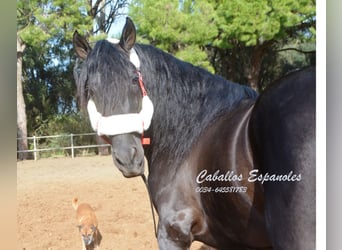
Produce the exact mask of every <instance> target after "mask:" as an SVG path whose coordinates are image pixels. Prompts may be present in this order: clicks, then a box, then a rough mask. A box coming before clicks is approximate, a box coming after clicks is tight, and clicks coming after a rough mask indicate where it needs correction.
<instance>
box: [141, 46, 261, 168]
mask: <svg viewBox="0 0 342 250" xmlns="http://www.w3.org/2000/svg"><path fill="white" fill-rule="evenodd" d="M137 49H138V54H139V56H140V60H141V72H142V74H143V77H144V82H145V85H146V88H147V91H148V95H149V96H150V98H151V99H152V101H153V103H154V109H155V111H154V115H153V119H152V126H151V129H150V130H149V131H148V132H147V134H149V135H150V136H151V137H152V144H153V146H152V149H151V152H150V157H151V158H152V159H149V160H152V161H153V160H154V158H158V155H163V157H164V158H166V159H165V160H166V161H173V162H174V163H175V164H176V162H177V161H175V160H177V159H182V158H183V157H184V155H185V154H186V153H187V152H188V151H189V149H190V148H191V146H192V145H193V144H194V143H195V142H196V140H197V139H198V138H199V136H200V135H201V134H202V132H203V131H204V130H205V129H206V127H207V126H208V125H209V124H210V123H211V122H212V121H213V120H215V118H216V117H218V116H220V115H222V114H223V113H225V112H229V110H231V109H232V108H233V107H234V106H235V105H236V103H237V102H239V101H240V100H241V99H245V98H247V97H248V95H251V96H253V95H255V93H254V92H249V91H251V90H247V89H246V88H244V87H242V86H240V85H237V84H234V83H232V82H228V81H226V80H224V79H223V78H222V77H218V76H214V75H212V74H210V73H208V72H206V71H205V70H203V69H200V68H197V67H194V66H192V65H190V64H188V63H185V62H182V61H180V60H177V59H175V58H174V57H172V56H171V55H169V54H167V53H165V52H162V51H160V50H158V49H155V48H153V47H151V46H142V47H138V48H137ZM251 96H249V97H248V98H250V97H251ZM152 151H153V152H152ZM165 152H172V153H169V154H167V155H165V154H166V153H165ZM171 158H172V159H171Z"/></svg>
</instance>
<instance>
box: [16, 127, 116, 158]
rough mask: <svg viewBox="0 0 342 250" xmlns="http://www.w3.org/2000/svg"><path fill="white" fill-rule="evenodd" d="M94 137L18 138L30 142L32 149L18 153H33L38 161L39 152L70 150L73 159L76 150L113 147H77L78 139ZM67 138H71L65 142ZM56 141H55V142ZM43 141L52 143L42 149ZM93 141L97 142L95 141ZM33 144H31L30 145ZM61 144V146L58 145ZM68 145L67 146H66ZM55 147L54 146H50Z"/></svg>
mask: <svg viewBox="0 0 342 250" xmlns="http://www.w3.org/2000/svg"><path fill="white" fill-rule="evenodd" d="M85 136H89V137H93V138H95V136H96V134H95V133H84V134H66V135H49V136H31V137H26V138H17V141H19V140H25V139H26V140H27V141H28V147H29V148H30V149H28V150H17V154H18V153H25V152H26V153H33V158H34V160H37V159H38V156H39V152H47V151H63V152H66V151H68V150H70V151H71V157H72V158H74V157H75V150H77V149H88V148H101V147H109V148H110V147H111V145H110V144H88V145H77V143H75V139H76V138H78V137H85ZM65 138H69V139H67V140H63V139H65ZM54 139H55V141H53V140H54ZM59 139H62V140H63V141H59ZM41 140H48V141H49V142H50V143H47V142H45V143H43V144H42V148H41V147H40V146H41V145H40V143H39V142H40V141H41ZM76 141H77V140H76ZM93 141H96V140H95V139H93ZM29 142H31V143H29ZM56 144H60V145H56ZM63 144H64V145H63ZM66 144H67V145H66ZM49 145H54V146H49Z"/></svg>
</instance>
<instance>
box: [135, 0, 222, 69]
mask: <svg viewBox="0 0 342 250" xmlns="http://www.w3.org/2000/svg"><path fill="white" fill-rule="evenodd" d="M215 15H216V14H215V10H214V8H213V6H212V4H210V3H209V2H208V1H206V0H199V1H196V2H194V1H191V0H185V1H178V0H171V1H170V0H161V1H154V0H135V1H133V2H132V5H131V6H130V16H131V17H132V18H133V20H134V22H135V24H136V25H137V28H138V34H139V35H140V36H139V38H138V41H140V42H146V41H148V42H149V43H150V44H153V45H155V46H157V47H159V48H161V49H163V50H166V51H168V52H170V53H173V54H176V55H177V56H179V57H181V58H182V59H184V60H186V61H189V62H191V63H193V64H195V65H198V66H202V67H205V68H207V69H209V70H211V71H212V70H213V69H212V67H211V66H210V65H209V64H208V61H209V60H208V57H207V55H206V53H205V51H204V46H205V45H207V44H209V43H211V41H212V40H213V39H214V37H215V36H216V35H217V27H216V26H215V23H214V19H215Z"/></svg>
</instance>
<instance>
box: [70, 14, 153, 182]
mask: <svg viewBox="0 0 342 250" xmlns="http://www.w3.org/2000/svg"><path fill="white" fill-rule="evenodd" d="M135 39H136V30H135V27H134V24H133V22H132V21H131V20H130V19H129V18H127V22H126V24H125V26H124V28H123V31H122V36H121V38H120V41H119V42H118V43H112V42H109V41H107V40H101V41H98V42H97V43H96V44H95V46H94V48H91V46H90V45H89V43H88V42H87V40H86V39H85V38H84V37H82V36H81V35H80V34H79V33H78V32H77V31H75V33H74V37H73V45H74V49H75V51H76V54H77V55H78V57H79V59H78V63H77V64H76V66H75V70H74V76H75V80H76V85H77V94H78V99H79V102H80V104H81V107H83V109H87V111H88V115H89V119H90V122H91V125H92V128H93V129H94V131H96V132H97V133H98V135H100V136H105V137H106V139H107V141H109V142H110V144H111V145H112V157H113V161H114V164H115V165H116V166H117V167H118V169H119V170H120V171H121V172H122V173H123V175H124V176H125V177H134V176H138V175H142V174H143V173H144V149H143V146H142V142H141V134H142V133H143V131H144V130H147V129H148V128H149V126H150V123H151V119H152V114H153V104H152V102H151V100H150V99H149V98H148V96H147V94H146V91H145V89H144V86H143V83H142V79H141V74H140V71H139V67H140V62H139V58H138V56H137V54H136V52H135V50H134V44H135Z"/></svg>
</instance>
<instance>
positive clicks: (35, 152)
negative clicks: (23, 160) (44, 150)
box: [33, 136, 37, 161]
mask: <svg viewBox="0 0 342 250" xmlns="http://www.w3.org/2000/svg"><path fill="white" fill-rule="evenodd" d="M33 150H34V151H33V155H34V160H35V161H36V160H37V142H36V136H33Z"/></svg>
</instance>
